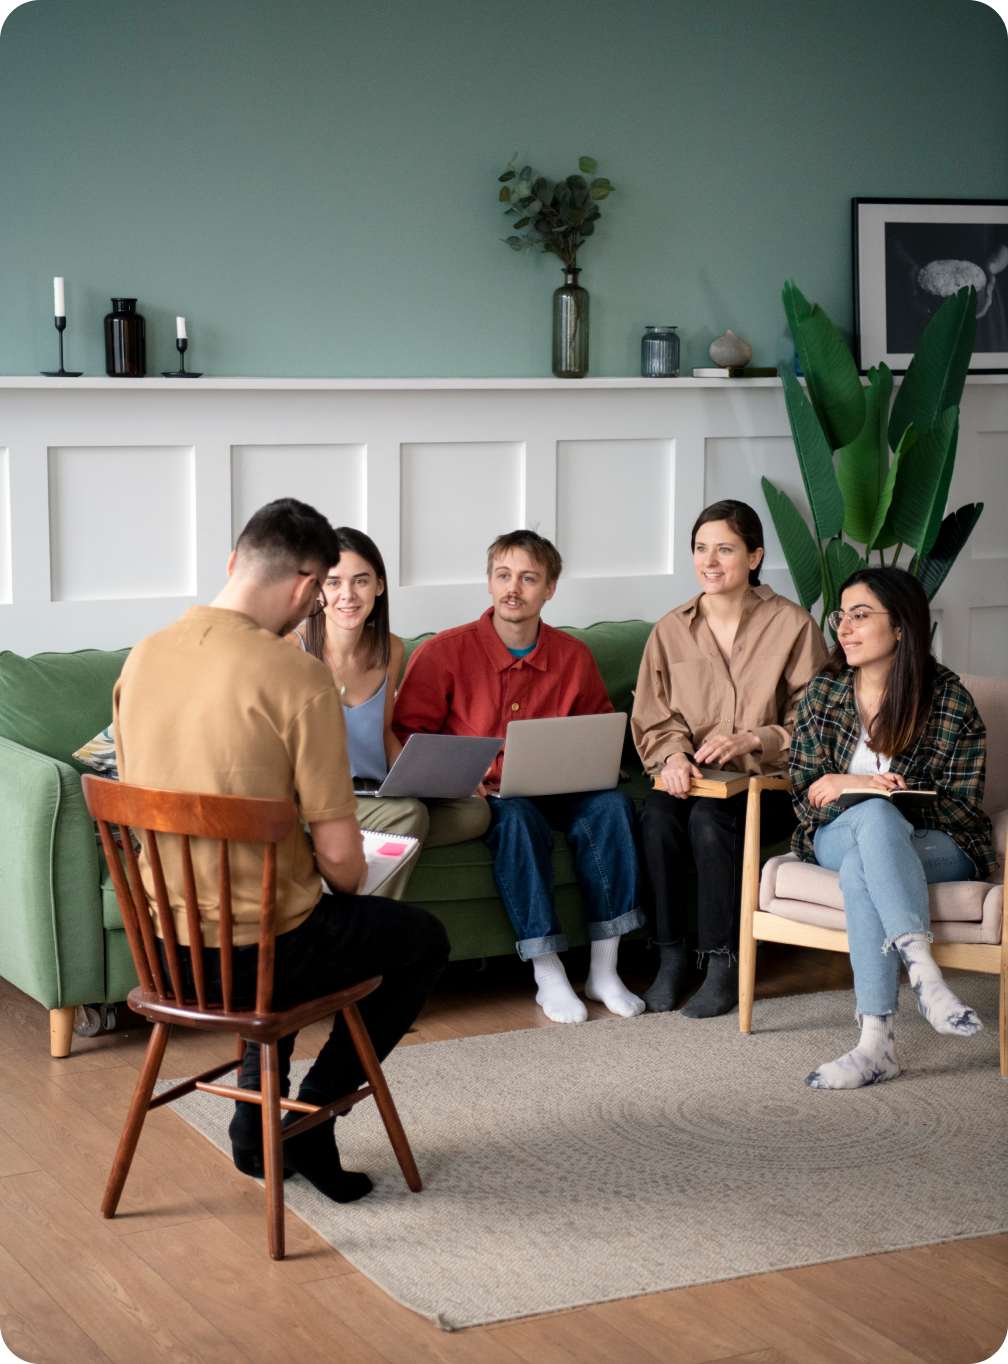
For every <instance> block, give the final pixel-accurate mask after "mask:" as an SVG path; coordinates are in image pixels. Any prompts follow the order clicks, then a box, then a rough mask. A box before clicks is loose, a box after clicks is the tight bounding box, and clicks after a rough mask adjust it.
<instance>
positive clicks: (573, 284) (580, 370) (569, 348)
mask: <svg viewBox="0 0 1008 1364" xmlns="http://www.w3.org/2000/svg"><path fill="white" fill-rule="evenodd" d="M580 273H581V271H580V269H578V268H577V267H576V266H572V267H569V268H568V267H567V266H564V282H563V284H562V285H561V286H560V288H559V289H557V290H556V292H555V293H554V295H553V373H554V374H555V375H556V377H557V378H558V379H583V378H584V377H585V375H586V374H587V373H588V290H587V289H582V288H581V285H580V284H578V282H577V281H578V275H579V274H580Z"/></svg>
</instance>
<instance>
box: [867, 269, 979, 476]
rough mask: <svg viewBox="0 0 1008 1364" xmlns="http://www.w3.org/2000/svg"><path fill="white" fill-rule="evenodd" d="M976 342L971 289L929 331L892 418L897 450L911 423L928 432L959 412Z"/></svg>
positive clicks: (950, 302) (944, 308)
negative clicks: (941, 416)
mask: <svg viewBox="0 0 1008 1364" xmlns="http://www.w3.org/2000/svg"><path fill="white" fill-rule="evenodd" d="M975 339H976V290H975V289H974V288H973V286H972V285H970V286H969V288H965V289H960V290H959V292H958V293H955V294H950V295H949V297H948V298H947V299H946V300H945V302H944V303H943V304H942V305H941V307H940V308H939V309H938V311H937V312H936V313H935V315H934V317H933V318H932V319H931V321H930V322H929V323H928V324H927V327H926V328H925V331H924V335H923V336H922V337H921V339H920V342H919V344H918V346H917V350H916V351H915V352H914V358H913V359H912V360H911V361H910V368H909V369H908V370H907V372H906V374H904V376H903V382H902V384H900V388H899V392H898V393H897V394H896V401H895V402H894V403H893V409H892V416H891V417H890V418H889V444H890V445H891V446H892V448H893V449H894V450H895V448H896V443H897V441H898V440H899V438H900V436H902V434H903V432H904V431H905V430H906V428H907V426H908V425H909V423H910V422H913V424H914V426H916V428H917V430H918V431H928V430H930V428H931V427H932V426H934V425H935V423H936V422H937V420H938V416H939V413H942V412H946V411H947V410H948V409H949V408H950V407H958V405H959V401H960V399H961V398H962V391H963V385H964V384H965V382H966V373H967V371H968V369H969V362H970V356H971V355H972V354H973V343H974V341H975Z"/></svg>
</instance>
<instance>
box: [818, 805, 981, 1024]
mask: <svg viewBox="0 0 1008 1364" xmlns="http://www.w3.org/2000/svg"><path fill="white" fill-rule="evenodd" d="M814 846H815V855H816V861H817V862H818V863H819V865H820V866H821V867H829V869H830V870H831V871H838V872H839V873H840V889H841V890H842V891H843V897H844V912H845V914H846V917H847V939H848V942H849V943H850V957H851V966H853V968H854V990H855V993H856V995H857V1011H858V1014H888V1013H895V1011H896V1009H897V1008H898V1007H899V1005H898V1000H899V970H900V958H899V953H898V952H897V951H896V950H895V949H894V948H893V947H892V943H893V941H894V940H895V939H896V938H899V937H901V936H902V935H903V934H904V933H923V934H925V935H926V936H927V938H928V940H929V941H930V938H931V914H930V909H929V907H928V892H927V888H928V886H929V885H933V884H934V883H935V882H937V881H972V880H973V878H974V876H975V875H976V871H975V869H974V866H973V863H972V862H971V861H970V859H969V858H968V857H967V856H966V854H965V853H964V852H963V850H962V848H960V847H959V844H958V843H956V841H955V840H954V839H953V838H951V837H950V836H949V835H948V834H946V833H943V832H941V830H938V829H915V828H914V827H913V825H912V824H910V823H909V822H908V821H907V820H905V819H904V818H903V816H902V815H901V814H900V812H899V811H898V810H897V809H896V807H895V806H894V805H892V804H890V802H889V801H888V800H885V799H878V800H866V801H862V802H861V804H860V805H854V806H852V807H851V808H850V809H849V810H844V811H843V812H842V814H840V815H838V816H837V818H836V819H835V820H833V822H832V823H831V824H825V825H823V826H822V827H821V828H819V829H817V830H816V833H815V844H814Z"/></svg>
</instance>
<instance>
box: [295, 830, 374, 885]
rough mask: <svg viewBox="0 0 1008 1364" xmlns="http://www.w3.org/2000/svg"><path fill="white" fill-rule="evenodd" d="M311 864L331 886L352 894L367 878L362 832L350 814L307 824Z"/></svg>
mask: <svg viewBox="0 0 1008 1364" xmlns="http://www.w3.org/2000/svg"><path fill="white" fill-rule="evenodd" d="M309 828H310V829H311V836H312V842H313V843H314V844H315V865H316V866H317V867H318V869H319V871H320V872H321V873H322V875H323V876H324V877H325V879H326V881H328V883H329V886H330V888H331V889H332V890H339V891H342V892H343V894H344V895H356V894H358V893H359V892H360V890H361V887H362V886H363V885H364V882H365V881H366V880H367V861H366V860H365V857H364V835H363V834H362V833H361V828H360V825H359V824H358V823H357V820H356V819H355V818H354V816H353V815H344V817H343V818H342V819H327V820H324V821H323V822H322V823H321V824H311V825H309Z"/></svg>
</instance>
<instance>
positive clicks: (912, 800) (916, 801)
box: [836, 786, 938, 810]
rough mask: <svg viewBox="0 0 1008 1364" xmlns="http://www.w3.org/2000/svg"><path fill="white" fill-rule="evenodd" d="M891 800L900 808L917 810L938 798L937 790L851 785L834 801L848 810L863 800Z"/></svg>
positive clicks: (841, 807) (931, 803)
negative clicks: (881, 788) (882, 788)
mask: <svg viewBox="0 0 1008 1364" xmlns="http://www.w3.org/2000/svg"><path fill="white" fill-rule="evenodd" d="M879 796H881V797H882V798H883V800H891V801H892V803H893V805H895V806H896V807H897V809H900V810H919V809H921V808H922V807H923V806H925V805H934V803H935V801H936V800H937V799H938V792H937V791H866V790H865V789H864V787H863V786H852V787H850V788H849V789H848V790H846V791H841V792H840V795H839V796H838V797H837V800H836V803H837V805H839V806H840V809H841V810H849V809H850V807H851V806H852V805H860V804H861V802H862V801H863V800H876V799H877V798H878V797H879Z"/></svg>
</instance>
